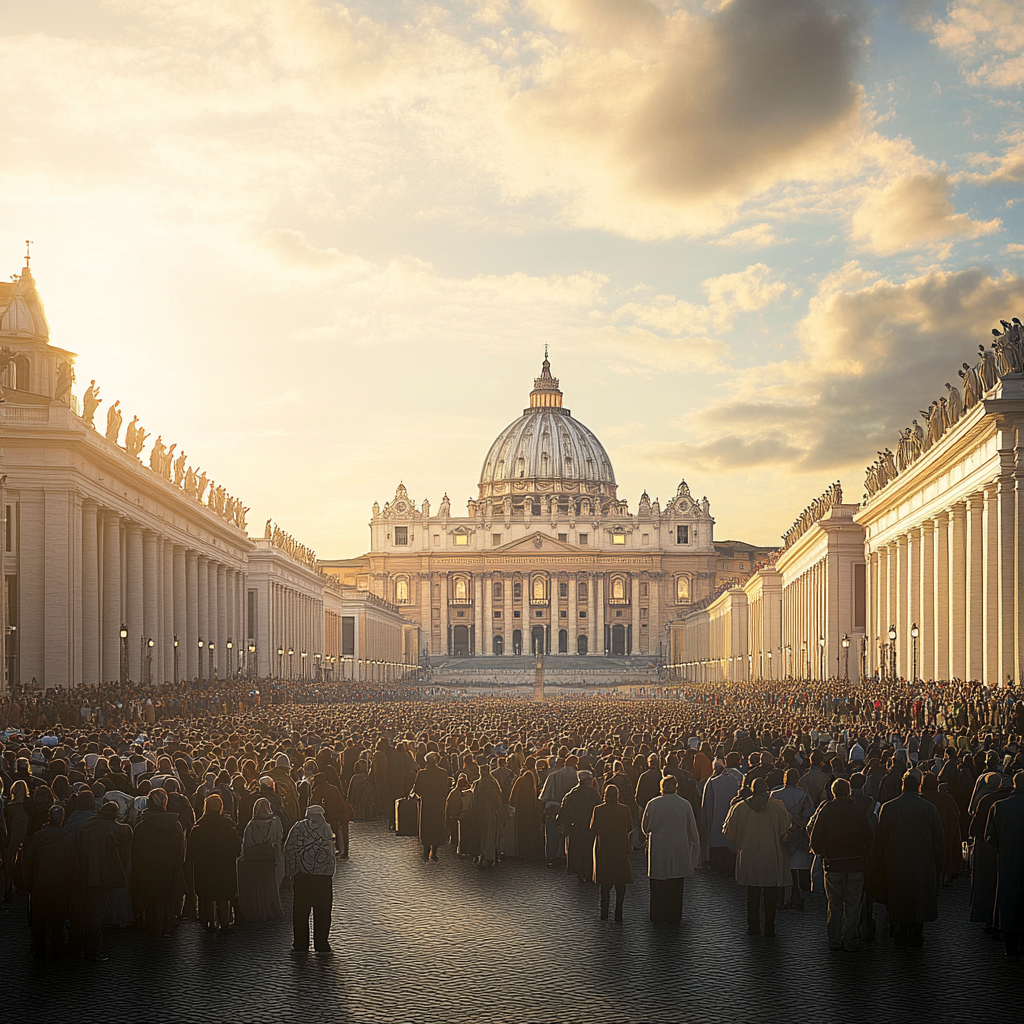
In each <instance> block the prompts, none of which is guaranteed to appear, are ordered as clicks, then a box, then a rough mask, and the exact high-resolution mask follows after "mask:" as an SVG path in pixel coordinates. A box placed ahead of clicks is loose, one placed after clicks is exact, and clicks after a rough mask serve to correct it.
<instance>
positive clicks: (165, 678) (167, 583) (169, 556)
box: [159, 540, 174, 683]
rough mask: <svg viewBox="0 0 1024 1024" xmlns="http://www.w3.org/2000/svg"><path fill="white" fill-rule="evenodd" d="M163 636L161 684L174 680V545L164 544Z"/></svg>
mask: <svg viewBox="0 0 1024 1024" xmlns="http://www.w3.org/2000/svg"><path fill="white" fill-rule="evenodd" d="M163 566H164V574H163V611H164V622H163V634H162V636H161V638H160V639H161V644H160V647H159V650H160V663H161V668H162V673H161V675H160V678H159V682H161V683H166V682H170V681H171V680H172V679H173V678H174V545H173V544H172V543H171V542H170V541H169V540H165V541H164V542H163Z"/></svg>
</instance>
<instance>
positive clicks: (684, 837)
mask: <svg viewBox="0 0 1024 1024" xmlns="http://www.w3.org/2000/svg"><path fill="white" fill-rule="evenodd" d="M676 786H677V782H676V778H675V776H674V775H666V776H665V778H663V779H662V780H661V796H656V797H654V798H653V799H651V800H649V801H648V802H647V807H646V808H645V810H644V816H643V819H642V821H641V823H640V828H641V830H642V831H643V832H644V833H645V834H646V835H647V836H648V838H649V840H650V842H649V844H648V847H647V874H648V876H649V878H650V880H651V921H653V922H654V923H655V924H679V919H680V917H682V913H683V879H684V878H687V877H689V876H691V875H692V874H693V872H694V869H695V868H696V866H697V865H698V864H699V863H700V833H699V832H698V831H697V819H696V818H695V817H694V816H693V808H692V807H691V806H690V802H689V800H684V799H683V798H682V797H681V796H679V794H678V793H677V792H676Z"/></svg>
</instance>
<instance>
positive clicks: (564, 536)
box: [558, 533, 569, 541]
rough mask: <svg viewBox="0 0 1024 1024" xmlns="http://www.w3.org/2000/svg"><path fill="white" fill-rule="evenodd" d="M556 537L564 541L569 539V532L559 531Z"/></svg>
mask: <svg viewBox="0 0 1024 1024" xmlns="http://www.w3.org/2000/svg"><path fill="white" fill-rule="evenodd" d="M558 539H559V540H564V541H567V540H568V539H569V534H567V533H560V534H559V535H558Z"/></svg>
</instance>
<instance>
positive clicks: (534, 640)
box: [530, 626, 544, 654]
mask: <svg viewBox="0 0 1024 1024" xmlns="http://www.w3.org/2000/svg"><path fill="white" fill-rule="evenodd" d="M537 651H540V652H541V654H543V653H544V627H543V626H534V627H533V629H531V630H530V653H531V654H536V653H537Z"/></svg>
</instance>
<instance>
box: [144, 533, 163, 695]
mask: <svg viewBox="0 0 1024 1024" xmlns="http://www.w3.org/2000/svg"><path fill="white" fill-rule="evenodd" d="M156 542H157V537H156V534H155V533H150V532H149V531H148V530H147V531H146V532H145V533H144V534H143V535H142V581H143V582H142V589H143V595H144V596H143V607H142V636H143V639H144V641H145V646H144V647H142V648H141V652H142V656H143V658H142V676H141V679H142V680H143V681H145V682H147V683H152V682H156V679H155V678H153V670H154V669H155V667H156V657H155V654H156V645H157V644H158V643H159V641H160V586H159V584H160V579H159V577H158V576H157V556H156ZM150 640H152V641H153V644H154V646H153V647H150V646H149V641H150Z"/></svg>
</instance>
